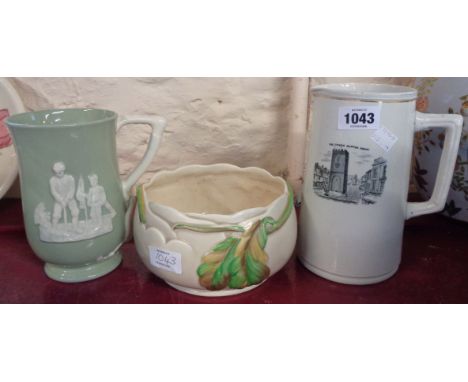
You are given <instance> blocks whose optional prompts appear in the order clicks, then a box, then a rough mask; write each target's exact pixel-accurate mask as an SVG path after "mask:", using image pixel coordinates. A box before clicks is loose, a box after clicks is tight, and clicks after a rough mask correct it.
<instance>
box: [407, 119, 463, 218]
mask: <svg viewBox="0 0 468 382" xmlns="http://www.w3.org/2000/svg"><path fill="white" fill-rule="evenodd" d="M462 125H463V118H462V117H461V116H460V115H457V114H423V113H419V112H416V124H415V131H422V130H429V129H431V128H433V127H443V128H445V140H444V148H443V150H442V156H441V158H440V163H439V169H438V171H437V177H436V181H435V185H434V191H433V192H432V195H431V198H430V199H429V200H428V201H426V202H420V203H408V204H407V209H406V219H410V218H414V217H415V216H419V215H425V214H430V213H433V212H439V211H442V210H443V209H444V207H445V201H446V199H447V195H448V192H449V188H450V183H451V182H452V176H453V169H454V167H455V160H456V159H457V153H458V147H459V145H460V137H461V133H462Z"/></svg>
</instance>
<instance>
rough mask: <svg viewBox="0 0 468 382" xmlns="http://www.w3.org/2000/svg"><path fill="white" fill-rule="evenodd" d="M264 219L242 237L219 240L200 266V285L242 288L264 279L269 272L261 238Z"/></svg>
mask: <svg viewBox="0 0 468 382" xmlns="http://www.w3.org/2000/svg"><path fill="white" fill-rule="evenodd" d="M262 226H263V227H264V226H265V221H264V219H262V220H260V221H257V222H256V223H254V224H252V226H251V227H250V228H249V229H248V230H247V231H245V232H244V233H243V234H242V235H241V237H240V238H234V237H229V238H227V239H225V240H223V241H222V242H220V243H218V244H216V245H215V246H214V247H213V248H212V249H211V252H210V253H209V254H207V255H205V256H203V258H202V263H201V264H200V266H199V267H198V269H197V274H198V277H199V282H200V285H202V286H203V287H205V288H207V289H210V290H220V289H224V288H226V287H227V286H228V287H229V288H232V289H241V288H245V287H246V286H249V285H255V284H259V283H261V282H262V281H263V280H265V279H266V278H267V277H268V276H269V275H270V268H269V267H268V265H267V262H268V255H267V254H266V253H265V251H264V250H263V247H262V246H261V242H262V241H263V242H264V243H265V244H266V240H263V239H262V238H261V236H262V235H263V233H262V232H261V231H263V232H266V231H265V228H260V227H262Z"/></svg>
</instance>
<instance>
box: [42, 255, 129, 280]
mask: <svg viewBox="0 0 468 382" xmlns="http://www.w3.org/2000/svg"><path fill="white" fill-rule="evenodd" d="M121 261H122V255H121V253H120V252H119V251H117V252H116V253H115V254H114V255H112V256H110V257H108V258H107V259H105V260H103V261H99V262H96V263H93V264H88V265H85V266H82V267H64V266H61V265H57V264H51V263H46V264H45V265H44V271H45V273H46V275H47V276H49V277H50V278H51V279H53V280H56V281H61V282H64V283H78V282H82V281H88V280H94V279H97V278H98V277H101V276H104V275H106V274H108V273H110V272H112V271H113V270H114V269H115V268H117V267H118V266H119V264H120V262H121Z"/></svg>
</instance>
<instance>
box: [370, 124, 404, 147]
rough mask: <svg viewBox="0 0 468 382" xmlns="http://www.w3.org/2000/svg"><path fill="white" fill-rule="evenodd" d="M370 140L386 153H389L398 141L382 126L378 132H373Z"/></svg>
mask: <svg viewBox="0 0 468 382" xmlns="http://www.w3.org/2000/svg"><path fill="white" fill-rule="evenodd" d="M370 138H371V139H372V140H373V141H374V142H375V143H377V144H378V145H379V146H380V147H381V148H383V149H384V150H385V151H386V152H389V151H390V149H391V148H392V147H393V145H394V144H395V142H396V141H397V140H398V137H397V136H396V135H395V134H393V133H392V132H391V131H390V130H388V129H387V128H385V126H382V127H381V128H380V129H379V130H377V131H375V132H374V133H373V134H372V135H371V137H370Z"/></svg>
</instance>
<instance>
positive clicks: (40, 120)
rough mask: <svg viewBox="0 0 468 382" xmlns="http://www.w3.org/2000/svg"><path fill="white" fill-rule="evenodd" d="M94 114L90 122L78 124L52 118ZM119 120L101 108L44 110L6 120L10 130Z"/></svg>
mask: <svg viewBox="0 0 468 382" xmlns="http://www.w3.org/2000/svg"><path fill="white" fill-rule="evenodd" d="M77 112H83V113H93V114H95V117H94V116H92V117H91V119H90V120H83V121H76V122H61V121H60V119H58V120H57V119H55V120H52V119H50V117H51V116H60V115H63V114H64V113H66V114H70V113H77ZM49 119H50V121H49ZM115 119H117V113H115V112H114V111H112V110H107V109H99V108H84V107H83V108H56V109H44V110H37V111H29V112H25V113H19V114H14V115H12V116H10V117H9V118H7V119H6V124H7V125H8V127H10V128H34V129H37V128H63V127H76V126H86V125H95V124H99V123H103V122H108V121H112V120H115Z"/></svg>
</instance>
